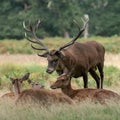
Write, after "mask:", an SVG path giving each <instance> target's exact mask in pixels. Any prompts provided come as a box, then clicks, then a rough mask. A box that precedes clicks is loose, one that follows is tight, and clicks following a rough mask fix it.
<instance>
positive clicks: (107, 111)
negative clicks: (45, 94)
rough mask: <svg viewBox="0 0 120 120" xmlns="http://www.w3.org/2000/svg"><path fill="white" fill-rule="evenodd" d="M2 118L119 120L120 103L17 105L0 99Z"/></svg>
mask: <svg viewBox="0 0 120 120" xmlns="http://www.w3.org/2000/svg"><path fill="white" fill-rule="evenodd" d="M0 110H1V112H0V120H9V119H10V120H119V116H120V104H115V103H109V105H100V104H94V103H90V102H89V101H88V102H87V101H86V102H83V103H80V104H77V105H62V104H61V105H56V104H54V105H52V106H48V107H47V108H45V107H40V106H36V105H35V106H26V105H24V106H15V104H14V102H13V101H11V100H9V99H8V100H0Z"/></svg>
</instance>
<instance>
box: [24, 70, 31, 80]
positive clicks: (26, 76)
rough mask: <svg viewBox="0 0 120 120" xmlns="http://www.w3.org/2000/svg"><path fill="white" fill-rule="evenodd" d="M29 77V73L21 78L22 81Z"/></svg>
mask: <svg viewBox="0 0 120 120" xmlns="http://www.w3.org/2000/svg"><path fill="white" fill-rule="evenodd" d="M29 76H30V73H29V72H28V73H26V74H25V75H24V76H23V77H22V81H24V80H27V79H28V78H29Z"/></svg>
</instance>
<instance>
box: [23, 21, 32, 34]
mask: <svg viewBox="0 0 120 120" xmlns="http://www.w3.org/2000/svg"><path fill="white" fill-rule="evenodd" d="M23 28H24V29H25V30H26V31H27V32H31V30H30V29H29V28H27V27H26V25H25V21H23Z"/></svg>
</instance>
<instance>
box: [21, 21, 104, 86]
mask: <svg viewBox="0 0 120 120" xmlns="http://www.w3.org/2000/svg"><path fill="white" fill-rule="evenodd" d="M87 22H88V20H87V21H86V22H85V24H84V26H83V28H82V29H80V27H79V25H78V23H77V22H75V23H76V25H77V27H78V28H79V32H78V34H77V36H76V37H75V38H74V39H73V40H72V41H70V42H69V43H67V44H65V45H63V46H61V47H60V48H58V49H56V50H49V49H48V48H47V47H46V46H45V45H44V44H43V43H42V42H41V40H40V39H39V38H38V37H37V35H36V30H37V28H38V27H39V24H40V23H41V22H40V20H39V21H38V22H37V23H36V25H35V26H34V27H33V26H32V25H31V24H30V25H29V26H28V27H26V26H25V22H23V27H24V29H25V30H26V31H27V32H30V33H32V37H33V39H31V38H30V37H28V36H27V34H26V33H25V37H26V38H27V40H29V41H30V42H32V43H35V44H38V45H40V46H41V48H36V47H34V46H33V45H31V46H32V48H33V49H36V50H44V51H45V53H43V54H38V55H39V56H41V57H46V58H47V60H48V67H47V70H46V72H47V73H52V72H53V71H55V70H56V72H57V73H58V74H59V75H60V74H62V73H66V74H69V75H70V76H71V78H72V77H75V78H78V77H80V76H82V77H83V81H84V88H87V87H88V75H87V74H88V72H89V73H90V74H91V76H92V77H93V78H94V79H95V81H96V84H97V88H103V77H104V73H103V67H104V54H105V49H104V47H103V46H102V45H101V44H100V43H98V42H96V41H88V42H83V43H80V42H75V41H76V40H77V39H78V38H79V36H80V35H81V34H82V33H83V32H84V30H85V28H86V25H87ZM96 67H97V68H98V70H99V72H100V77H101V79H100V78H99V76H98V75H97V74H96V72H95V68H96ZM100 80H101V81H100Z"/></svg>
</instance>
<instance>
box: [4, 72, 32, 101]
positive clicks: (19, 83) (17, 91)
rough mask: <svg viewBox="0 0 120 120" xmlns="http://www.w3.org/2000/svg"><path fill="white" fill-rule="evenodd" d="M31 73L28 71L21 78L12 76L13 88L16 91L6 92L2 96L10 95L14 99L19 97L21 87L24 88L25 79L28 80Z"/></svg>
mask: <svg viewBox="0 0 120 120" xmlns="http://www.w3.org/2000/svg"><path fill="white" fill-rule="evenodd" d="M29 75H30V73H26V74H25V75H24V76H23V77H21V78H10V80H11V83H12V85H13V88H14V90H13V91H14V92H10V93H6V94H4V95H3V96H2V98H6V97H9V98H12V99H15V98H17V97H18V96H19V94H20V93H21V91H22V90H21V89H22V84H23V81H25V80H28V78H29Z"/></svg>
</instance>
